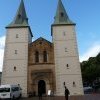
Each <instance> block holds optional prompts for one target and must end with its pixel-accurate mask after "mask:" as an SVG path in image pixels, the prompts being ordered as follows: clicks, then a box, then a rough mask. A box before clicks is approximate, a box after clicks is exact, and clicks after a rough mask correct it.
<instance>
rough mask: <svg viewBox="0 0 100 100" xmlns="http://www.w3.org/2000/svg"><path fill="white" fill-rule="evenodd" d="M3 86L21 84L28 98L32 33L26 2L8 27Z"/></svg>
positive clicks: (24, 94)
mask: <svg viewBox="0 0 100 100" xmlns="http://www.w3.org/2000/svg"><path fill="white" fill-rule="evenodd" d="M6 29H7V32H6V33H7V34H6V44H5V52H4V62H3V73H2V82H1V84H20V86H21V87H22V91H23V94H22V95H23V96H24V97H26V96H27V69H28V44H29V43H30V42H31V40H32V32H31V29H30V26H29V24H28V18H27V15H26V11H25V7H24V2H23V0H21V3H20V6H19V9H18V11H17V14H16V16H15V18H14V20H13V21H12V23H11V24H9V25H8V26H7V27H6Z"/></svg>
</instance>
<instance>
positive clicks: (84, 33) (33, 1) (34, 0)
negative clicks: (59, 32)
mask: <svg viewBox="0 0 100 100" xmlns="http://www.w3.org/2000/svg"><path fill="white" fill-rule="evenodd" d="M62 2H63V5H64V7H65V9H66V12H67V14H68V16H69V18H70V19H71V20H72V21H73V22H75V23H76V36H77V43H78V51H79V59H80V61H81V62H82V61H85V60H88V58H89V57H95V56H96V55H97V54H98V53H99V52H100V0H62ZM57 3H58V0H24V4H25V8H26V12H27V16H28V19H29V24H30V27H31V30H32V33H33V35H34V38H33V40H35V39H37V38H39V37H43V38H46V39H47V40H49V41H52V37H51V24H52V23H53V21H54V16H55V13H56V9H57ZM19 4H20V0H0V71H1V70H2V64H3V54H4V46H5V36H6V29H5V27H6V26H7V25H8V24H9V23H11V22H12V20H13V19H14V17H15V15H16V12H17V9H18V7H19Z"/></svg>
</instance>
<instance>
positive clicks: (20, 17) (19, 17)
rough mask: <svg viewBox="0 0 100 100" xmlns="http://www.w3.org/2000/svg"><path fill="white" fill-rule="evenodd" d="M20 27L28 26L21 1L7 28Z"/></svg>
mask: <svg viewBox="0 0 100 100" xmlns="http://www.w3.org/2000/svg"><path fill="white" fill-rule="evenodd" d="M20 26H29V24H28V18H27V15H26V10H25V6H24V1H23V0H21V3H20V6H19V8H18V10H17V13H16V16H15V18H14V20H13V21H12V23H11V24H9V25H8V26H7V27H20Z"/></svg>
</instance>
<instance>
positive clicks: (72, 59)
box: [52, 25, 83, 96]
mask: <svg viewBox="0 0 100 100" xmlns="http://www.w3.org/2000/svg"><path fill="white" fill-rule="evenodd" d="M52 29H53V30H52V31H53V33H52V34H53V43H54V57H55V72H56V95H60V96H62V95H64V86H63V83H64V82H66V86H67V87H68V89H69V91H70V94H71V95H82V94H83V86H82V77H81V70H80V64H79V57H78V49H77V41H76V33H75V27H74V25H69V26H68V25H62V26H53V27H52ZM67 64H68V66H69V68H67ZM73 82H75V84H76V86H73Z"/></svg>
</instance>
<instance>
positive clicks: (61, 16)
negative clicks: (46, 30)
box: [53, 0, 75, 25]
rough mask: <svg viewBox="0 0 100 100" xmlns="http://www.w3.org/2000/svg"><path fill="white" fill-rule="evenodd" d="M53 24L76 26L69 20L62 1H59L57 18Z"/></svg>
mask: <svg viewBox="0 0 100 100" xmlns="http://www.w3.org/2000/svg"><path fill="white" fill-rule="evenodd" d="M53 24H54V25H55V24H75V23H73V22H72V21H71V20H70V19H69V17H68V15H67V13H66V10H65V8H64V6H63V3H62V1H61V0H59V1H58V6H57V11H56V16H55V19H54V23H53Z"/></svg>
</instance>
